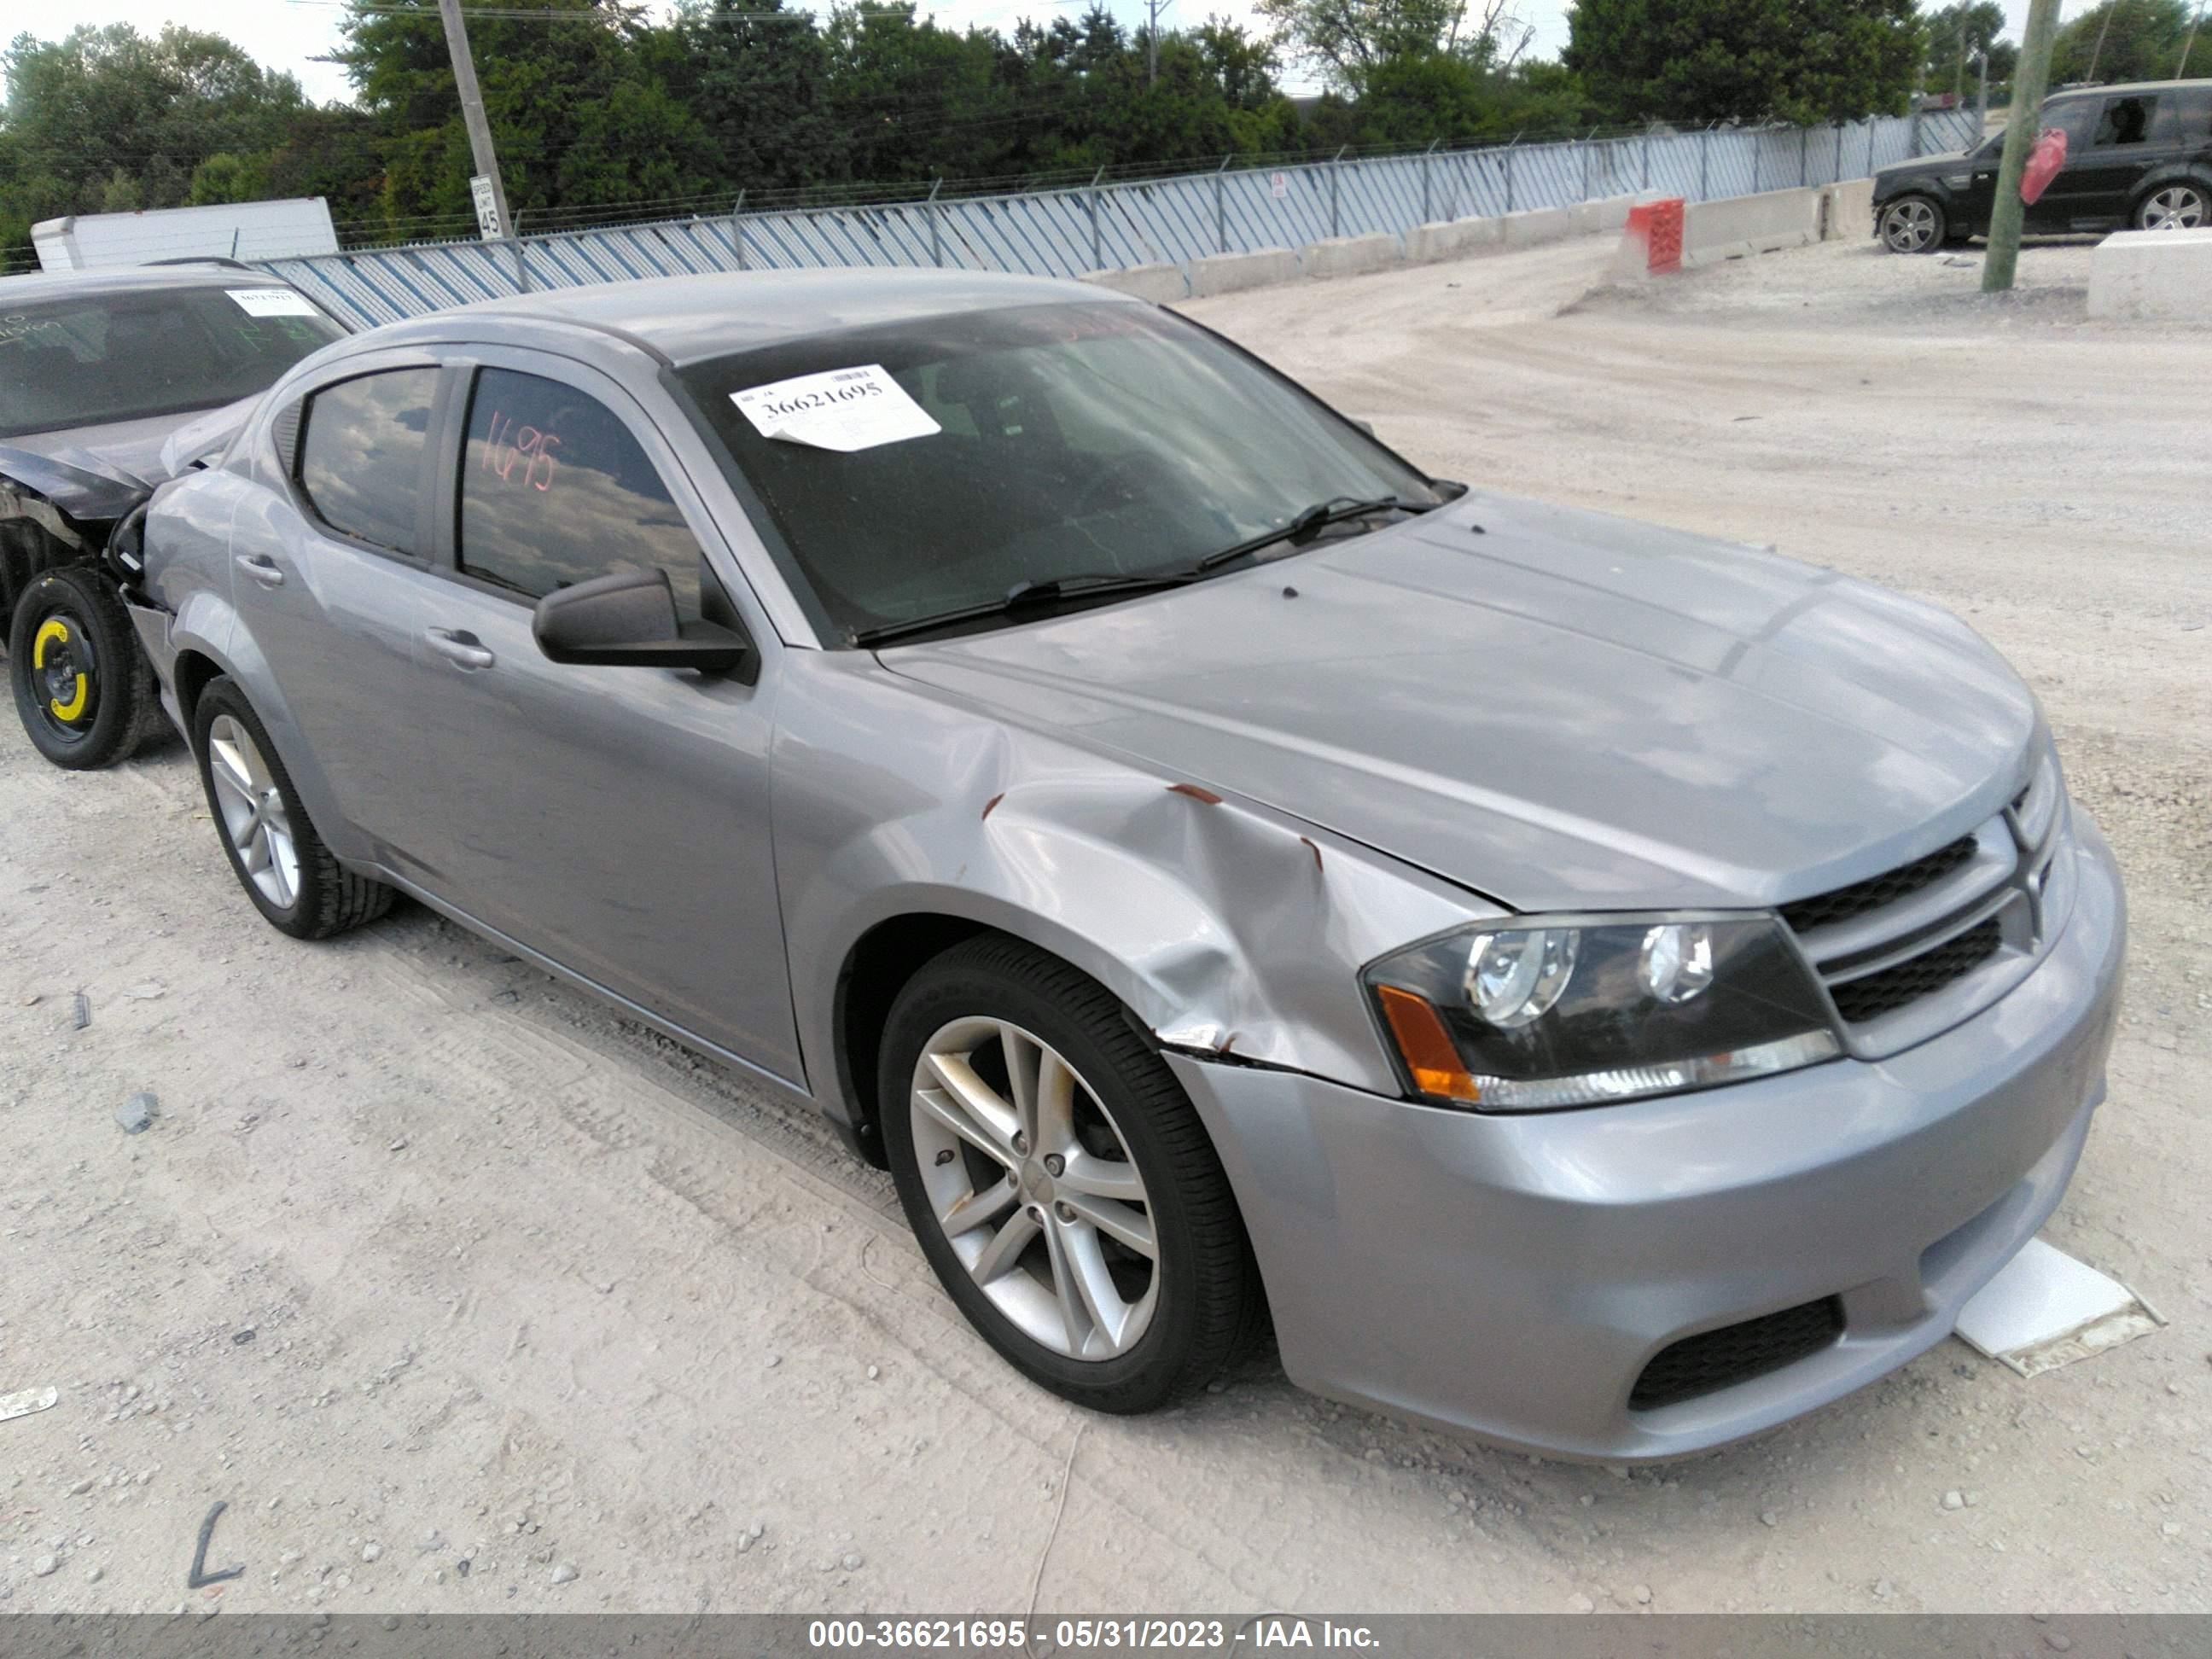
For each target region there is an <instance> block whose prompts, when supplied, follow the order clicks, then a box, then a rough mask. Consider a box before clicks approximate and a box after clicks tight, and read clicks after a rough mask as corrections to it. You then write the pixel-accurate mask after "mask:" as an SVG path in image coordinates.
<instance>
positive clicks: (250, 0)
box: [32, 0, 2080, 102]
mask: <svg viewBox="0 0 2212 1659" xmlns="http://www.w3.org/2000/svg"><path fill="white" fill-rule="evenodd" d="M822 3H823V5H824V6H825V7H826V5H827V0H822ZM1085 3H1087V0H1057V3H1055V0H920V9H921V10H922V11H923V12H925V13H927V14H930V15H934V16H935V17H936V18H937V20H938V21H939V23H940V24H942V25H945V26H947V27H966V26H967V25H969V24H983V25H988V26H990V27H998V28H1004V27H1010V26H1011V25H1012V23H1013V22H1014V21H1016V20H1017V19H1018V18H1021V17H1023V16H1024V15H1026V16H1031V17H1036V18H1038V19H1040V20H1042V19H1044V18H1048V17H1050V16H1052V15H1054V11H1055V10H1056V9H1059V7H1061V6H1066V7H1079V6H1080V5H1082V4H1085ZM1108 3H1109V9H1111V10H1112V11H1113V12H1114V13H1115V15H1117V16H1119V17H1120V18H1121V20H1122V21H1124V22H1125V23H1129V24H1134V23H1136V22H1139V21H1141V20H1142V18H1143V15H1144V8H1143V5H1142V3H1141V0H1108ZM2076 3H2077V6H2078V4H2079V3H2080V0H2076ZM1518 6H1519V9H1520V12H1521V15H1522V17H1523V19H1524V20H1525V21H1528V22H1530V23H1533V24H1534V25H1535V27H1536V40H1535V46H1534V52H1536V54H1537V55H1539V56H1550V55H1552V54H1554V53H1556V52H1558V51H1559V48H1560V47H1561V46H1564V45H1565V44H1566V38H1567V26H1566V6H1567V0H1518ZM655 9H656V10H658V9H660V8H658V7H656V8H655ZM2005 10H2006V13H2007V15H2008V18H2009V19H2010V25H2011V26H2010V30H2009V33H2011V35H2012V38H2013V39H2015V40H2018V39H2019V38H2020V31H2021V25H2022V24H2023V23H2025V22H2026V21H2027V0H2006V6H2005ZM1209 12H1219V13H1222V14H1224V15H1228V16H1231V17H1235V18H1237V19H1239V20H1240V21H1247V22H1249V18H1250V15H1251V13H1250V9H1249V6H1248V5H1246V4H1245V3H1243V0H1173V3H1172V4H1170V6H1169V7H1168V9H1166V10H1165V11H1164V13H1163V14H1162V15H1161V21H1162V23H1163V24H1164V26H1166V27H1170V28H1173V27H1177V26H1179V25H1186V24H1193V23H1198V22H1202V21H1205V18H1206V15H1207V14H1208V13H1209ZM340 15H341V8H340V6H339V5H338V4H337V0H223V3H222V4H221V5H211V4H208V3H204V0H202V3H185V0H39V3H38V4H37V5H36V7H35V27H33V30H32V33H35V34H38V35H40V37H42V38H44V39H47V40H53V39H58V37H60V36H62V35H64V34H66V33H69V32H70V30H71V29H73V28H75V27H76V26H77V25H78V24H80V23H93V24H102V23H131V24H135V25H136V26H137V27H138V28H140V29H142V30H144V31H146V32H147V33H158V32H159V31H160V29H161V26H162V25H163V24H164V23H167V22H179V23H189V24H191V25H192V26H193V27H197V28H204V29H210V30H212V31H214V32H215V33H218V34H225V35H228V36H229V37H230V38H231V39H232V40H235V41H237V42H238V43H239V44H240V45H241V46H245V47H246V49H247V50H248V51H250V52H252V53H253V55H254V56H255V57H256V58H259V59H260V60H261V62H263V63H264V64H267V65H268V66H269V67H270V68H271V69H278V70H289V72H291V73H292V74H294V75H296V76H299V77H300V82H301V86H303V87H304V88H306V89H307V95H308V96H309V97H311V98H313V99H316V100H319V101H325V102H327V101H329V100H333V99H343V98H346V97H348V96H349V94H350V91H351V88H349V87H348V86H347V84H346V80H345V76H343V75H342V74H340V73H339V72H338V70H337V69H335V68H334V67H332V66H331V64H319V63H317V62H315V61H314V60H315V58H318V57H320V56H323V55H325V54H326V53H328V52H330V51H331V48H332V47H333V46H335V45H336V44H337V22H338V18H339V16H340ZM1309 80H1310V77H1308V76H1301V75H1297V74H1291V75H1286V76H1285V85H1286V86H1287V87H1289V88H1290V89H1291V90H1293V91H1304V90H1310V89H1311V88H1310V86H1309V85H1307V84H1306V83H1307V82H1308V81H1309Z"/></svg>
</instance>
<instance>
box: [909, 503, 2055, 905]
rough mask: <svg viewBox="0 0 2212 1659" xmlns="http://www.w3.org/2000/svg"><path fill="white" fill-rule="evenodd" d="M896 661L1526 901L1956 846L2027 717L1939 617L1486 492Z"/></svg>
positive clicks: (1726, 894)
mask: <svg viewBox="0 0 2212 1659" xmlns="http://www.w3.org/2000/svg"><path fill="white" fill-rule="evenodd" d="M881 660H882V661H883V662H884V665H886V666H887V667H888V668H890V670H891V671H894V672H896V673H899V674H902V675H905V676H908V677H909V678H913V679H915V680H916V681H920V682H922V683H925V684H929V685H932V686H935V687H938V688H940V689H941V690H945V691H948V692H952V693H956V694H958V695H960V696H964V697H967V698H970V699H973V700H975V702H979V703H982V704H985V705H988V706H990V707H991V708H994V709H996V710H999V711H1002V712H1003V713H1004V714H1006V715H1008V716H1010V717H1012V718H1014V719H1018V720H1024V721H1027V722H1030V723H1036V722H1039V721H1042V722H1044V723H1046V724H1048V726H1052V727H1054V728H1056V729H1058V730H1060V731H1061V732H1066V734H1068V735H1070V736H1072V737H1073V738H1078V739H1079V740H1081V741H1084V742H1085V743H1088V744H1092V745H1095V746H1097V747H1099V748H1101V749H1104V750H1111V751H1116V752H1118V753H1120V754H1121V755H1123V756H1126V757H1131V758H1133V759H1136V760H1139V761H1141V762H1143V763H1146V764H1147V765H1149V766H1151V767H1153V768H1155V769H1159V770H1161V771H1164V772H1167V773H1171V774H1174V775H1177V776H1178V777H1180V778H1182V779H1185V780H1188V781H1194V782H1198V783H1201V784H1206V785H1210V786H1212V787H1213V788H1214V789H1216V790H1220V791H1233V792H1235V793H1237V794H1240V795H1243V796H1244V797H1246V798H1248V799H1252V800H1255V801H1258V802H1261V803H1263V804H1265V805H1268V806H1271V807H1273V808H1275V809H1277V810H1279V811H1285V812H1287V813H1290V814H1292V815H1294V816H1296V817H1299V818H1302V819H1304V820H1305V821H1306V822H1308V823H1312V824H1316V825H1319V826H1321V827H1322V828H1324V829H1328V830H1331V831H1334V832H1335V833H1336V834H1339V835H1341V836H1346V837H1349V838H1351V839H1352V840H1355V841H1358V842H1362V843H1364V844H1365V845H1367V846H1370V847H1372V848H1377V849H1379V850H1382V851H1383V852H1386V853H1388V854H1391V855H1393V856H1395V857H1396V858H1399V859H1401V860H1406V861H1407V862H1409V863H1411V864H1413V865H1417V866H1421V867H1422V868H1424V869H1426V870H1429V871H1431V872H1435V873H1436V874H1438V875H1440V876H1443V877H1444V878H1447V879H1449V880H1451V881H1454V882H1455V883H1458V884H1462V885H1463V886H1466V887H1468V888H1471V889H1473V890H1476V891H1478V892H1480V893H1482V894H1485V895H1486V896H1490V897H1492V898H1494V899H1497V900H1498V901H1500V902H1504V903H1505V904H1507V905H1510V906H1511V907H1514V908H1520V909H1527V910H1534V909H1560V908H1585V907H1589V908H1626V907H1632V906H1680V905H1705V904H1726V905H1737V904H1767V903H1774V902H1782V901H1785V900H1788V899H1791V898H1796V897H1802V896H1805V895H1806V894H1808V893H1813V892H1818V891H1821V890H1826V889H1827V888H1830V887H1833V886H1838V885H1841V884H1844V883H1847V882H1850V881H1855V880H1857V879H1859V878H1863V877H1864V876H1868V875H1871V874H1874V873H1875V872H1879V871H1881V870H1883V869H1887V868H1889V867H1892V866H1895V865H1898V864H1901V863H1904V862H1905V861H1907V860H1910V859H1912V858H1914V857H1917V856H1918V855H1919V854H1923V853H1925V852H1928V851H1930V850H1932V849H1933V848H1936V847H1938V846H1941V845H1942V844H1944V843H1945V842H1948V841H1950V840H1952V839H1954V838H1955V837H1956V836H1959V835H1960V834H1962V833H1964V832H1965V830H1966V829H1968V828H1970V827H1972V825H1974V824H1976V823H1980V822H1981V821H1982V820H1983V819H1984V818H1985V817H1988V816H1989V815H1990V814H1991V813H1993V812H1995V811H1997V810H1998V809H1999V807H2001V806H2002V805H2003V803H2004V802H2005V801H2006V800H2007V799H2009V798H2010V796H2011V795H2012V793H2014V792H2015V790H2016V789H2017V788H2018V787H2020V785H2021V782H2023V781H2025V779H2026V775H2027V768H2028V757H2029V752H2030V750H2031V746H2032V744H2033V742H2034V740H2035V738H2036V735H2037V732H2038V730H2039V718H2040V717H2039V711H2038V709H2037V707H2036V703H2035V699H2034V697H2033V694H2032V693H2031V692H2030V691H2029V690H2028V689H2027V686H2026V685H2024V684H2021V680H2020V679H2019V678H2018V677H2017V676H2016V675H2015V674H2014V672H2013V671H2011V669H2010V668H2008V666H2007V665H2005V663H2004V661H2003V660H2002V659H2001V658H2000V657H1998V656H1997V654H1996V653H1995V652H1994V651H1993V650H1991V649H1990V647H1989V646H1988V645H1986V644H1985V643H1984V641H1982V640H1981V639H1980V638H1979V637H1978V635H1975V634H1974V633H1973V631H1972V629H1969V628H1967V627H1966V625H1965V624H1964V623H1960V622H1959V621H1958V620H1957V619H1955V618H1954V617H1951V616H1949V615H1948V614H1947V613H1945V612H1943V611H1938V610H1936V609H1934V608H1933V607H1931V606H1929V605H1922V604H1919V603H1917V602H1916V601H1913V600H1910V599H1905V598H1903V597H1901V596H1900V595H1898V594H1894V593H1891V592H1887V591H1886V590H1884V589H1881V588H1878V587H1875V586H1870V585H1869V584H1868V583H1865V582H1862V581H1858V580H1854V579H1851V578H1850V577H1846V576H1843V575H1840V574H1837V573H1836V572H1834V571H1832V570H1826V569H1822V568H1815V567H1812V566H1808V565H1804V564H1801V563H1798V562H1795V561H1793V560H1789V559H1784V558H1780V557H1777V556H1773V555H1771V554H1766V553H1760V552H1757V551H1754V550H1751V549H1749V548H1744V547H1738V546H1734V545H1730V544H1723V543H1718V542H1713V541H1710V540H1706V539H1705V538H1699V537H1694V536H1690V535H1685V534H1681V533H1679V532H1673V531H1668V530H1663V529H1659V528H1656V527H1654V526H1649V525H1642V524H1637V523H1632V522H1631V521H1628V520H1620V519H1614V518H1609V517H1605V516H1601V515H1599V514H1595V513H1583V512H1577V511H1571V510H1568V509H1565V508H1560V507H1548V506H1544V505H1541V504H1539V503H1536V502H1532V501H1522V500H1517V499H1514V498H1510V497H1506V496H1502V495H1490V494H1485V493H1480V492H1478V493H1475V494H1474V495H1468V496H1467V497H1464V498H1462V500H1461V501H1459V502H1457V503H1455V504H1454V505H1453V506H1451V507H1445V508H1441V509H1438V510H1437V511H1435V512H1433V513H1428V514H1426V515H1424V516H1423V517H1421V518H1419V519H1418V520H1407V521H1404V522H1402V523H1401V524H1398V525H1396V526H1393V527H1391V528H1389V529H1386V530H1382V531H1377V532H1371V533H1370V534H1368V535H1365V536H1361V537H1358V538H1355V539H1352V540H1347V541H1342V542H1335V543H1324V544H1322V545H1321V546H1319V547H1316V548H1315V549H1313V550H1309V551H1307V552H1305V553H1304V554H1303V555H1300V556H1296V557H1291V558H1285V559H1283V560H1280V561H1278V562H1272V563H1269V564H1267V565H1265V566H1262V567H1259V568H1253V569H1249V570H1246V571H1243V572H1241V573H1238V574H1235V575H1231V576H1226V577H1220V578H1217V579H1215V580H1211V581H1208V582H1204V583H1201V584H1199V585H1196V586H1192V587H1188V588H1183V589H1178V590H1172V591H1170V592H1167V593H1164V594H1161V595H1158V596H1152V597H1148V598H1146V599H1139V600H1136V601H1133V602H1130V603H1126V604H1121V605H1114V606H1111V607H1109V608H1107V609H1103V610H1097V611H1082V612H1078V613H1075V614H1073V615H1070V616H1066V617H1060V618H1057V619H1055V620H1052V621H1048V622H1043V623H1034V624H1030V625H1026V626H1020V627H1015V628H1011V629H1004V630H1001V631H998V632H994V633H990V634H983V635H969V636H965V637H963V638H959V639H955V640H950V641H938V642H932V643H928V644H919V645H913V646H907V647H898V648H896V649H890V650H886V651H884V653H881Z"/></svg>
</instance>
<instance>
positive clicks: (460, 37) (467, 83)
mask: <svg viewBox="0 0 2212 1659" xmlns="http://www.w3.org/2000/svg"><path fill="white" fill-rule="evenodd" d="M438 15H439V16H441V17H442V18H443V19H445V22H446V48H447V51H448V52H451V53H452V54H453V85H454V86H455V87H456V88H459V92H460V94H461V118H462V119H463V120H464V121H465V122H467V123H468V127H469V154H470V155H472V156H474V157H475V158H476V164H477V177H478V178H480V179H490V180H491V199H492V204H493V206H494V209H495V211H496V212H497V213H498V215H499V228H498V234H500V235H501V236H512V235H513V234H514V217H513V215H512V214H510V213H508V212H507V185H506V182H505V180H503V179H501V177H500V176H499V156H498V155H497V154H496V153H495V152H494V150H493V149H492V147H491V123H490V122H489V121H488V120H486V119H485V118H484V106H483V92H482V91H481V90H479V89H478V88H477V66H476V60H475V59H474V58H471V57H470V56H469V26H468V24H467V22H466V21H465V20H464V19H463V18H462V16H461V0H438ZM486 240H490V238H489V237H487V238H486Z"/></svg>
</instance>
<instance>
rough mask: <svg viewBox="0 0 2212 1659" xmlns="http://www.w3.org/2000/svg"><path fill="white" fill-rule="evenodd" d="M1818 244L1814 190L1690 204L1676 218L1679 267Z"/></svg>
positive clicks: (1817, 206) (1817, 205)
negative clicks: (1679, 224)
mask: <svg viewBox="0 0 2212 1659" xmlns="http://www.w3.org/2000/svg"><path fill="white" fill-rule="evenodd" d="M1819 240H1820V191H1818V190H1770V191H1761V192H1760V193H1759V195H1757V196H1732V197H1727V198H1725V199H1723V200H1721V201H1717V202H1692V203H1691V204H1689V206H1688V208H1687V209H1686V210H1685V211H1684V213H1683V215H1682V263H1683V264H1685V265H1709V264H1716V263H1717V262H1718V261H1720V260H1723V259H1741V258H1745V257H1747V255H1750V254H1753V253H1771V252H1775V251H1776V250H1777V249H1779V248H1785V247H1803V246H1806V245H1807V244H1808V243H1810V242H1817V241H1819Z"/></svg>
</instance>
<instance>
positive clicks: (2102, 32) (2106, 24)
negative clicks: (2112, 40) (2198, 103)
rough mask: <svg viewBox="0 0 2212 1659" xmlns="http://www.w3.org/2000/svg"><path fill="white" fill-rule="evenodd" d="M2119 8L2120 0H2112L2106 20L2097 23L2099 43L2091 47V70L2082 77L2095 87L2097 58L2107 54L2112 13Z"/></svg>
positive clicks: (2107, 7) (2107, 9) (2107, 10)
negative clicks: (2107, 37) (2107, 38)
mask: <svg viewBox="0 0 2212 1659" xmlns="http://www.w3.org/2000/svg"><path fill="white" fill-rule="evenodd" d="M2118 9H2120V0H2112V4H2111V5H2109V6H2106V8H2105V21H2103V22H2101V23H2100V24H2098V25H2097V44H2096V45H2095V46H2092V47H2091V48H2090V49H2089V72H2088V74H2087V75H2085V76H2082V77H2081V78H2082V79H2083V80H2085V81H2087V82H2088V83H2089V84H2090V85H2091V86H2094V85H2096V84H2097V60H2098V59H2099V58H2102V57H2103V56H2104V55H2105V37H2106V35H2108V34H2110V33H2112V14H2113V13H2114V12H2116V11H2118ZM2177 78H2178V77H2177Z"/></svg>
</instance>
